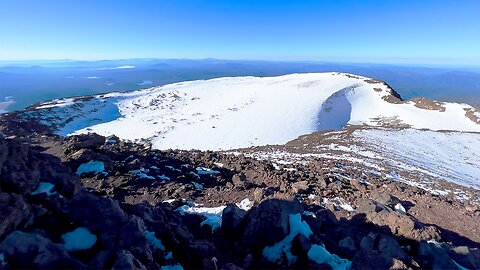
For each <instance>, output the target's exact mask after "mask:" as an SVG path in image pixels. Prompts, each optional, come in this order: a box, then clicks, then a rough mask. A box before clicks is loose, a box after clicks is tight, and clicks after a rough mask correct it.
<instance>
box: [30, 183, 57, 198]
mask: <svg viewBox="0 0 480 270" xmlns="http://www.w3.org/2000/svg"><path fill="white" fill-rule="evenodd" d="M53 187H55V185H54V184H52V183H49V182H40V183H38V187H37V189H35V190H34V191H32V195H37V194H40V193H47V195H48V196H50V195H52V194H55V192H52V189H53Z"/></svg>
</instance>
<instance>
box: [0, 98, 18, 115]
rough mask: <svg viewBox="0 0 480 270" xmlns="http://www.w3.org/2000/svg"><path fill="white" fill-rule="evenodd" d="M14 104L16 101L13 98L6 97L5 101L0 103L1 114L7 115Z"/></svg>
mask: <svg viewBox="0 0 480 270" xmlns="http://www.w3.org/2000/svg"><path fill="white" fill-rule="evenodd" d="M14 103H15V101H14V100H13V97H11V96H8V97H5V101H2V102H0V114H1V113H7V112H8V111H7V108H8V107H9V106H10V105H12V104H14Z"/></svg>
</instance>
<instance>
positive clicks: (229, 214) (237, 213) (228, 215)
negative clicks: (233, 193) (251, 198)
mask: <svg viewBox="0 0 480 270" xmlns="http://www.w3.org/2000/svg"><path fill="white" fill-rule="evenodd" d="M246 214H247V211H245V210H243V209H240V208H239V207H238V206H237V205H235V204H233V203H232V204H228V205H227V207H225V209H223V213H222V230H223V231H224V232H225V233H226V234H227V235H230V236H236V235H237V233H238V232H239V230H240V226H241V224H242V221H243V218H244V217H245V215H246Z"/></svg>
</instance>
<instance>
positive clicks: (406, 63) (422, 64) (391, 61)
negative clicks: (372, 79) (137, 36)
mask: <svg viewBox="0 0 480 270" xmlns="http://www.w3.org/2000/svg"><path fill="white" fill-rule="evenodd" d="M357 59H358V58H357ZM394 59H395V60H397V62H396V61H395V60H394ZM412 59H413V58H385V60H387V61H383V62H382V61H381V60H373V59H371V60H360V59H358V60H355V58H348V57H345V58H344V59H342V58H336V59H335V58H332V59H328V58H325V59H322V60H320V59H316V60H301V59H255V58H245V59H235V58H214V57H204V58H169V57H126V58H123V57H122V58H100V59H75V58H58V59H54V58H50V59H48V58H43V59H42V58H34V59H10V60H5V59H0V64H2V63H22V62H90V63H94V62H102V61H128V60H164V61H175V60H189V61H208V60H217V61H232V62H233V61H235V62H240V61H245V62H273V63H275V62H277V63H332V64H371V65H392V66H395V65H399V66H417V67H419V66H420V67H463V68H480V63H478V64H461V63H445V62H444V63H438V62H437V63H427V62H428V61H425V62H420V61H419V62H413V61H411V60H412ZM401 60H410V61H401ZM431 60H440V58H432V59H431ZM445 60H446V59H445ZM448 60H455V59H452V58H448ZM447 62H448V61H447Z"/></svg>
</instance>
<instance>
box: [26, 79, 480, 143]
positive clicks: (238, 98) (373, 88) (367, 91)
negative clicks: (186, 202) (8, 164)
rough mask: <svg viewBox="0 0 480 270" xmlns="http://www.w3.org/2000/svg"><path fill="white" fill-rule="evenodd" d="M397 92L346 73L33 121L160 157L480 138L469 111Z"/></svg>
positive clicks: (187, 90) (185, 93)
mask: <svg viewBox="0 0 480 270" xmlns="http://www.w3.org/2000/svg"><path fill="white" fill-rule="evenodd" d="M391 91H392V90H391V89H390V88H389V87H388V85H386V84H385V83H383V82H379V81H375V80H371V79H368V78H365V77H360V76H354V75H350V74H344V73H310V74H290V75H285V76H278V77H265V78H259V77H234V78H219V79H212V80H206V81H191V82H182V83H175V84H170V85H166V86H162V87H153V88H150V89H146V90H140V91H135V92H129V93H111V94H106V95H99V96H94V97H92V98H91V99H84V100H83V101H81V100H76V101H75V102H74V104H70V102H69V101H64V102H63V103H62V101H61V100H57V101H55V102H54V103H53V104H52V103H47V104H44V105H42V104H41V105H40V106H38V107H37V110H33V111H30V113H31V114H33V116H35V115H40V117H38V118H39V119H42V121H43V123H45V124H47V125H51V126H53V127H54V128H55V129H56V130H57V132H58V133H59V134H61V135H67V134H79V133H87V132H96V133H98V134H101V135H112V134H115V135H117V136H119V137H120V138H123V139H127V140H133V141H135V140H140V139H148V140H150V141H151V142H152V143H153V147H154V148H157V149H169V148H178V149H201V150H220V149H223V150H225V149H234V148H243V147H250V146H259V145H266V144H284V143H286V142H288V141H290V140H292V139H295V138H297V137H298V136H300V135H303V134H308V133H311V132H314V131H318V130H326V129H341V128H342V127H343V126H345V125H346V124H351V125H363V124H366V125H371V126H379V125H387V124H388V125H391V124H392V123H393V124H395V125H404V126H411V127H414V128H427V129H432V130H459V131H474V132H475V131H476V132H480V125H478V124H476V123H474V122H473V121H471V120H470V119H468V118H467V117H465V110H464V109H469V108H472V107H471V106H469V105H466V104H453V103H445V104H443V106H444V107H445V111H443V112H442V111H438V110H427V109H421V108H417V107H415V104H414V103H413V102H405V103H401V104H395V103H390V102H388V101H386V100H385V99H388V97H391V96H392V95H391ZM60 104H61V105H60ZM52 105H53V107H52Z"/></svg>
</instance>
